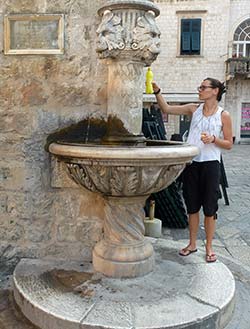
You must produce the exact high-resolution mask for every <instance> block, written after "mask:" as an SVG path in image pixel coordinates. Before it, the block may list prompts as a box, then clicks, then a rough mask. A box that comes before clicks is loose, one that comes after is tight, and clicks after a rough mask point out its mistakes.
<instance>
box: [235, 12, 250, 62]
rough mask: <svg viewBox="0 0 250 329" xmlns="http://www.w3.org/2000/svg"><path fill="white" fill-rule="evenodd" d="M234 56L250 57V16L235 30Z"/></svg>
mask: <svg viewBox="0 0 250 329" xmlns="http://www.w3.org/2000/svg"><path fill="white" fill-rule="evenodd" d="M233 57H250V18H248V19H246V20H245V21H244V22H242V23H241V24H240V25H239V26H238V27H237V29H236V30H235V32H234V42H233Z"/></svg>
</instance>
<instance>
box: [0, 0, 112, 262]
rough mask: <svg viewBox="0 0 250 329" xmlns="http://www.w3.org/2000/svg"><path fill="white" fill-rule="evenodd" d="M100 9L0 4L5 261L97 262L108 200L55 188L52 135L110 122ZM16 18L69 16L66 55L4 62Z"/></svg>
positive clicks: (50, 0)
mask: <svg viewBox="0 0 250 329" xmlns="http://www.w3.org/2000/svg"><path fill="white" fill-rule="evenodd" d="M99 6H100V1H91V0H84V1H82V0H33V1H30V0H0V35H1V38H0V49H1V53H0V140H1V143H0V154H1V159H0V255H1V260H2V261H3V260H4V259H11V258H13V257H14V258H15V260H14V261H16V259H17V258H18V257H45V256H57V257H62V258H68V257H70V258H73V259H79V258H81V259H87V260H90V258H91V250H92V247H93V245H94V244H95V242H96V241H97V240H99V239H100V236H101V234H102V216H103V211H102V210H103V200H102V198H101V197H99V196H98V195H95V194H93V193H90V192H88V191H85V190H83V189H80V188H78V186H76V185H74V184H73V183H72V184H71V185H70V186H69V187H67V188H56V187H53V186H52V184H51V179H52V178H53V177H52V176H51V159H50V155H49V154H48V153H47V152H46V151H45V149H44V146H45V143H46V138H47V137H48V135H49V134H51V133H53V132H55V131H57V130H59V129H60V128H63V127H66V126H68V125H69V124H72V123H74V122H78V121H80V120H81V119H83V118H86V117H87V116H89V115H91V116H95V117H101V116H105V114H106V79H107V69H106V66H104V65H103V64H102V63H101V62H100V61H99V60H97V56H96V52H95V36H96V29H97V26H98V24H99V21H100V19H99V17H98V16H97V14H96V12H97V9H98V7H99ZM10 13H17V14H20V13H25V14H27V13H47V14H48V13H49V14H55V13H60V14H64V15H65V53H64V54H63V55H4V54H3V51H2V50H3V18H4V15H5V14H10Z"/></svg>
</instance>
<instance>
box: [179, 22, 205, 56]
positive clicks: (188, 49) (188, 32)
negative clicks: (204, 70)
mask: <svg viewBox="0 0 250 329" xmlns="http://www.w3.org/2000/svg"><path fill="white" fill-rule="evenodd" d="M200 51H201V19H200V18H194V19H182V20H181V51H180V53H181V55H200Z"/></svg>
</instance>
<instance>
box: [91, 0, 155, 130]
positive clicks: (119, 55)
mask: <svg viewBox="0 0 250 329" xmlns="http://www.w3.org/2000/svg"><path fill="white" fill-rule="evenodd" d="M99 15H101V16H102V21H101V24H100V25H99V27H98V30H97V38H98V39H97V52H98V54H99V58H100V59H102V60H107V64H108V67H109V79H108V106H107V108H108V113H107V114H108V117H109V118H110V117H111V118H116V119H119V120H120V121H121V122H122V124H123V127H124V128H125V130H126V131H127V133H128V134H131V135H134V136H139V135H140V134H141V126H142V96H143V90H144V88H145V84H144V76H143V67H145V66H150V65H151V63H152V62H153V61H154V60H155V59H156V58H157V56H158V54H159V53H160V31H159V29H158V27H157V25H156V22H155V18H156V17H157V16H158V15H159V9H158V8H157V7H156V6H155V5H154V3H153V2H152V1H149V0H120V1H114V0H111V1H107V3H106V5H105V6H103V7H102V8H101V9H100V10H99Z"/></svg>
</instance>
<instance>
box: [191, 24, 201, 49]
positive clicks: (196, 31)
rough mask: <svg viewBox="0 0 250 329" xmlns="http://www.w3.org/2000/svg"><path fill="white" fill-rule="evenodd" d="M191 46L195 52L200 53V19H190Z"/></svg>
mask: <svg viewBox="0 0 250 329" xmlns="http://www.w3.org/2000/svg"><path fill="white" fill-rule="evenodd" d="M191 39H192V40H191V45H192V46H191V48H192V51H193V52H195V53H196V54H200V44H201V19H192V36H191Z"/></svg>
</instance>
